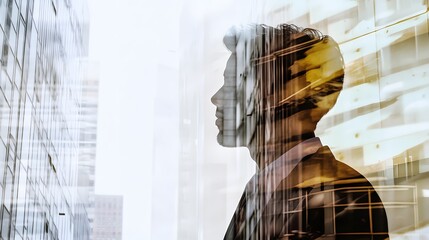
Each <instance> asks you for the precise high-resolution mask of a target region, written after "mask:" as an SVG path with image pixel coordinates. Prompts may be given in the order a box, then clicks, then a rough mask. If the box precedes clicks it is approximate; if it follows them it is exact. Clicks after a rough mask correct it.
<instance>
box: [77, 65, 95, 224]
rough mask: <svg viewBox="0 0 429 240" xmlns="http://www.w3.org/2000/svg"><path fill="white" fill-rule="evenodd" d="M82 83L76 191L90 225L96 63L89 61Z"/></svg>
mask: <svg viewBox="0 0 429 240" xmlns="http://www.w3.org/2000/svg"><path fill="white" fill-rule="evenodd" d="M87 67H88V68H87V71H86V74H85V76H84V79H83V83H82V101H81V102H82V103H81V107H80V114H79V117H80V133H79V134H80V137H79V166H78V168H79V169H78V179H77V182H78V192H79V196H80V203H81V204H82V205H83V206H85V209H86V213H87V216H88V219H89V223H90V226H91V231H92V227H93V226H92V225H93V221H94V201H95V200H94V186H95V157H96V150H97V149H96V147H97V116H98V111H97V110H98V80H99V78H98V65H96V64H94V63H91V62H89V63H88V64H87Z"/></svg>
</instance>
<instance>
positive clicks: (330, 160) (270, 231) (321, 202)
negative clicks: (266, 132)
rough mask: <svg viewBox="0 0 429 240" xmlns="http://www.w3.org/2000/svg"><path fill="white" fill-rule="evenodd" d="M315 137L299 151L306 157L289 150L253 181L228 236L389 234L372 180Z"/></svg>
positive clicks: (239, 239) (228, 239)
mask: <svg viewBox="0 0 429 240" xmlns="http://www.w3.org/2000/svg"><path fill="white" fill-rule="evenodd" d="M313 142H316V144H310V148H309V147H302V148H301V150H299V151H295V152H298V153H301V154H298V155H299V156H303V157H302V158H301V157H298V158H296V159H293V158H294V157H293V156H292V157H291V156H288V155H287V154H286V157H285V156H282V157H281V158H279V159H278V160H276V161H275V162H274V164H272V166H269V167H267V169H264V170H262V171H260V172H259V173H258V174H256V175H255V176H254V177H253V178H252V179H251V180H250V181H249V183H248V184H247V185H246V190H245V192H244V193H243V195H242V197H241V200H240V202H239V205H238V207H237V209H236V211H235V213H234V216H233V218H232V220H231V222H230V225H229V227H228V230H227V232H226V234H225V237H224V240H244V239H246V240H247V239H251V240H265V239H350V240H352V239H356V240H357V239H387V238H389V235H388V227H387V218H386V213H385V210H384V206H383V203H382V202H381V200H380V197H379V196H378V194H377V192H376V191H375V190H374V188H373V187H372V185H371V183H369V182H368V180H367V179H366V178H365V177H364V176H362V175H361V174H360V173H358V172H357V171H356V170H354V169H353V168H352V167H350V166H348V165H346V164H344V163H342V162H339V161H337V160H336V159H335V157H334V156H333V154H332V152H331V151H330V149H329V148H328V147H326V146H325V147H322V145H321V144H320V142H318V139H317V141H314V140H313ZM317 142H318V143H317ZM318 144H319V145H318ZM311 147H312V148H313V149H315V150H313V151H310V152H312V153H311V154H305V153H304V154H302V152H303V151H304V152H305V151H306V149H311ZM295 157H296V156H295Z"/></svg>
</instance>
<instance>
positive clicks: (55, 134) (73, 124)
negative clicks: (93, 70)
mask: <svg viewBox="0 0 429 240" xmlns="http://www.w3.org/2000/svg"><path fill="white" fill-rule="evenodd" d="M87 16H88V12H87V7H86V2H85V1H83V0H82V1H80V0H73V1H69V0H65V1H56V0H40V1H33V0H10V1H0V44H1V48H0V56H1V74H0V89H1V91H0V190H1V191H0V192H1V198H0V226H1V238H2V239H89V234H90V227H89V221H88V215H87V213H86V209H85V206H84V205H83V204H81V200H80V199H81V197H80V196H79V194H78V191H77V183H78V182H77V181H78V171H79V168H78V158H79V134H80V126H79V113H80V110H79V109H80V106H81V104H82V96H81V89H82V78H83V73H84V71H85V63H84V62H83V61H82V58H84V57H85V56H86V55H87V46H88V22H87V20H88V17H87Z"/></svg>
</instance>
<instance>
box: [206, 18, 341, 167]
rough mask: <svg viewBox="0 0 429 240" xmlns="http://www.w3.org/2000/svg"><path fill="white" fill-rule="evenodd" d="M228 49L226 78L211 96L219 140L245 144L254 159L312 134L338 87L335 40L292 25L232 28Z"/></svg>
mask: <svg viewBox="0 0 429 240" xmlns="http://www.w3.org/2000/svg"><path fill="white" fill-rule="evenodd" d="M224 43H225V45H226V47H227V48H228V49H229V50H230V51H231V56H230V58H229V60H228V62H227V65H226V69H225V72H224V79H225V83H224V85H223V86H222V88H221V89H220V90H219V91H218V92H217V93H216V94H215V95H214V96H213V97H212V102H213V104H215V105H216V106H217V110H216V116H217V118H218V119H217V121H216V125H217V126H218V127H219V135H218V142H219V143H220V144H221V145H223V146H226V147H236V146H246V147H248V148H249V150H250V152H251V154H252V157H253V158H254V159H255V160H257V158H259V156H258V155H260V154H261V153H262V152H264V154H267V153H268V154H270V153H273V154H275V155H278V154H279V153H284V152H285V151H286V150H288V149H289V148H290V145H291V144H296V143H299V142H301V141H303V140H305V139H307V138H310V137H313V136H314V129H315V128H316V124H317V122H318V121H319V120H320V118H321V117H322V116H323V115H324V114H326V113H327V112H328V111H329V109H330V108H331V107H332V106H333V105H334V104H335V101H336V99H337V96H338V94H339V92H340V90H341V89H342V82H343V77H344V69H343V59H342V56H341V53H340V50H339V48H338V45H337V43H336V42H335V41H334V40H333V39H332V38H330V37H329V36H323V35H322V34H321V33H320V32H318V31H316V30H314V29H300V28H298V27H296V26H294V25H287V24H284V25H280V26H278V27H277V28H273V27H269V26H265V25H252V26H246V27H239V28H238V27H235V28H232V29H230V31H229V32H228V33H227V34H226V35H225V37H224Z"/></svg>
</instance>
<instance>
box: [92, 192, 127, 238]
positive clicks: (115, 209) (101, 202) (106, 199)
mask: <svg viewBox="0 0 429 240" xmlns="http://www.w3.org/2000/svg"><path fill="white" fill-rule="evenodd" d="M94 198H95V203H94V224H93V235H92V240H121V239H122V212H123V197H122V196H114V195H95V197H94Z"/></svg>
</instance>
